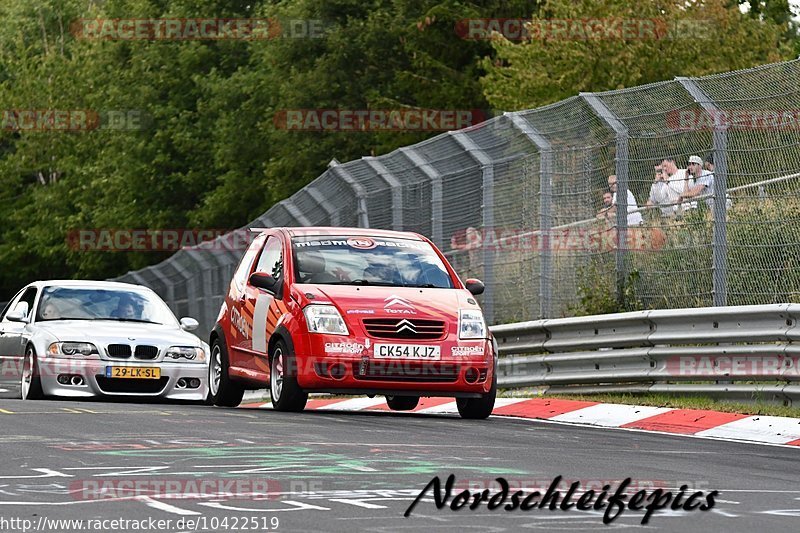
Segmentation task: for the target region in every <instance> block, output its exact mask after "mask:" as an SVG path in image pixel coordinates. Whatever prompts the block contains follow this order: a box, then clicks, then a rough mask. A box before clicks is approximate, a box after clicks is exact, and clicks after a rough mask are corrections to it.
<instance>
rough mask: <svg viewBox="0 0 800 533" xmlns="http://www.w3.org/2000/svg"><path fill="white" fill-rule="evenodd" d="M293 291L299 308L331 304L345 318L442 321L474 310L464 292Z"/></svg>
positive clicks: (405, 289) (309, 287)
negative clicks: (413, 318) (299, 296)
mask: <svg viewBox="0 0 800 533" xmlns="http://www.w3.org/2000/svg"><path fill="white" fill-rule="evenodd" d="M295 287H297V288H298V289H299V290H300V292H301V293H302V294H301V297H302V300H304V301H303V302H301V305H306V304H313V303H332V304H334V305H335V306H336V307H337V308H338V309H339V311H340V312H341V313H342V315H345V316H348V315H349V316H354V315H363V316H375V317H398V316H407V317H412V316H417V317H436V318H442V319H445V320H446V319H448V318H453V317H457V316H458V310H459V309H465V308H467V309H477V308H478V305H477V304H476V303H474V299H473V298H472V295H471V294H469V292H468V291H466V290H465V289H428V288H419V287H370V286H363V285H358V286H353V285H312V284H303V285H296V286H295ZM309 295H313V298H309ZM469 300H472V302H473V303H470V302H469Z"/></svg>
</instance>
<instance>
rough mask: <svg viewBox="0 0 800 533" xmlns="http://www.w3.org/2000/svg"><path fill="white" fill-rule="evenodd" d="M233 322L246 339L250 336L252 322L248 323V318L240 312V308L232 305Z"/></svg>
mask: <svg viewBox="0 0 800 533" xmlns="http://www.w3.org/2000/svg"><path fill="white" fill-rule="evenodd" d="M231 324H233V327H235V328H236V330H237V331H238V332H239V333H240V334H241V335H242V337H244V338H245V339H249V338H250V324H248V323H247V319H246V318H245V317H243V316H242V314H241V313H240V312H239V309H238V308H236V307H231Z"/></svg>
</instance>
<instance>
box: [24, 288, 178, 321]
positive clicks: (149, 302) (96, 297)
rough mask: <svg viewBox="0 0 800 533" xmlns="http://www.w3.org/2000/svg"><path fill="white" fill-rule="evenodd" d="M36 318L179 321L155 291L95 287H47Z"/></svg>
mask: <svg viewBox="0 0 800 533" xmlns="http://www.w3.org/2000/svg"><path fill="white" fill-rule="evenodd" d="M36 319H37V320H118V321H120V322H146V323H151V324H167V325H177V324H178V322H177V320H176V319H175V315H173V314H172V311H170V310H169V307H167V304H165V303H164V302H163V301H162V300H161V299H160V298H159V297H158V296H156V295H155V294H154V293H151V292H148V291H137V290H125V289H100V288H91V287H47V288H45V289H44V291H43V292H42V299H41V301H40V302H39V309H38V312H37V315H36Z"/></svg>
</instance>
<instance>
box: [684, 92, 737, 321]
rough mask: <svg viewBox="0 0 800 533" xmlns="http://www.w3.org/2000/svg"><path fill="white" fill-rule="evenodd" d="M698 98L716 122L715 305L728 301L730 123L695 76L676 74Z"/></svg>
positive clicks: (714, 138) (713, 282) (713, 276)
mask: <svg viewBox="0 0 800 533" xmlns="http://www.w3.org/2000/svg"><path fill="white" fill-rule="evenodd" d="M676 80H677V81H678V82H679V83H680V84H681V85H682V86H683V88H684V89H686V92H688V93H689V94H690V95H691V96H692V98H694V101H695V102H697V103H698V104H699V105H700V106H701V107H702V108H703V109H704V110H705V111H706V113H708V114H709V115H710V116H711V119H712V122H713V123H714V124H715V126H714V133H713V137H712V138H713V142H714V191H713V192H714V197H713V200H714V203H713V206H714V207H713V211H712V214H713V216H714V225H713V237H712V248H711V250H712V262H713V266H712V278H711V279H712V284H713V285H712V287H713V288H712V295H713V303H712V305H713V306H714V307H722V306H726V305H728V235H727V233H728V226H727V193H728V127H727V126H725V125H719V124H717V121H716V120H715V119H716V117H718V116H720V109H719V107H717V104H716V103H715V102H714V101H713V100H712V99H711V97H710V96H708V94H706V92H705V91H704V90H703V89H702V88H701V87H700V86H699V85H697V83H696V82H695V81H694V80H693V79H691V78H676Z"/></svg>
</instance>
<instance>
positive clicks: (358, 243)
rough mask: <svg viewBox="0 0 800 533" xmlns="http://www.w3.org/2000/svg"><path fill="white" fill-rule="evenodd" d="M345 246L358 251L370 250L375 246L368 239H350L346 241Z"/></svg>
mask: <svg viewBox="0 0 800 533" xmlns="http://www.w3.org/2000/svg"><path fill="white" fill-rule="evenodd" d="M347 245H348V246H352V247H353V248H358V249H360V250H370V249H372V248H375V247H376V246H377V244H375V241H373V240H372V239H370V238H369V237H350V238H349V239H347Z"/></svg>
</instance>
